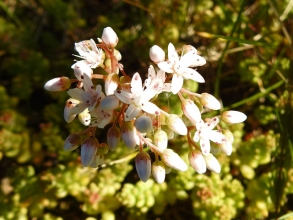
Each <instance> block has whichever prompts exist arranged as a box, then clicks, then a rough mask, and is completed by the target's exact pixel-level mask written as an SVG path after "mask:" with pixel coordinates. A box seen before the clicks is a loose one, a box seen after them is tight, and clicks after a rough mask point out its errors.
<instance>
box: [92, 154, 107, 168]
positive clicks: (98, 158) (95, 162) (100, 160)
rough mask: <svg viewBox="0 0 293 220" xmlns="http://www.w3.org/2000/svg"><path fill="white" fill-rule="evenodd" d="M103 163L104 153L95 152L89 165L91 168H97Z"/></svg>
mask: <svg viewBox="0 0 293 220" xmlns="http://www.w3.org/2000/svg"><path fill="white" fill-rule="evenodd" d="M102 164H104V155H103V154H97V155H95V156H94V159H93V161H92V163H91V164H90V167H92V168H98V166H100V165H102Z"/></svg>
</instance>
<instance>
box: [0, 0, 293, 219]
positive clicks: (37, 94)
mask: <svg viewBox="0 0 293 220" xmlns="http://www.w3.org/2000/svg"><path fill="white" fill-rule="evenodd" d="M292 8H293V1H292V0H283V1H278V2H277V1H276V0H255V1H248V0H240V1H236V0H227V1H221V0H214V1H212V0H196V1H195V0H187V1H180V0H154V1H150V0H124V1H119V0H109V1H98V0H85V1H78V0H54V1H53V0H2V1H0V42H1V43H0V179H1V190H0V219H1V220H9V219H20V220H26V219H33V220H36V219H44V220H51V219H52V220H53V219H56V220H61V219H64V220H67V219H72V220H75V219H76V220H77V219H87V220H94V219H104V220H111V219H163V220H165V219H166V220H168V219H172V220H174V219H175V220H176V219H178V220H179V219H209V220H211V219H223V220H227V219H249V220H250V219H274V218H277V217H280V216H282V215H285V214H286V213H290V212H291V211H293V206H292V204H293V166H292V158H293V146H292V141H293V113H292V106H293V98H292V95H293V94H292V78H293V67H292V54H293V53H292V52H293V45H292V36H293V10H292ZM107 26H110V27H112V28H113V29H114V30H115V31H116V33H117V35H118V37H119V40H120V41H119V44H118V46H117V49H119V50H120V52H121V54H122V61H121V62H122V63H123V64H124V67H125V70H126V72H127V73H128V74H129V75H132V74H133V73H134V72H136V71H138V72H139V73H140V74H141V75H142V76H145V75H146V73H147V68H148V66H149V65H150V64H151V62H150V60H149V56H148V52H149V48H150V47H151V46H152V45H154V44H157V45H159V46H161V47H162V48H165V49H166V48H167V45H168V43H169V42H172V43H173V44H174V45H175V46H176V47H178V48H179V47H181V46H182V45H184V44H191V45H193V46H194V47H196V48H197V49H198V51H199V53H200V54H201V55H202V56H204V57H205V58H206V59H207V61H208V62H207V64H206V65H205V66H203V67H201V68H200V70H199V72H200V73H201V74H202V75H203V76H204V78H205V79H206V83H205V84H201V85H200V86H199V87H198V91H199V92H208V93H211V94H214V95H215V96H216V97H218V98H219V99H220V100H221V101H222V103H223V106H224V107H225V108H227V109H234V110H239V111H242V112H244V113H245V114H246V115H248V119H247V121H246V122H245V123H243V124H240V125H237V126H231V127H230V129H232V130H233V134H234V136H235V142H234V149H233V153H232V155H231V156H230V157H227V156H223V155H221V154H220V155H218V159H219V160H220V163H221V164H222V166H223V167H222V172H221V174H214V173H209V172H208V173H206V174H204V175H199V174H196V173H195V171H194V170H192V168H189V169H188V171H186V172H175V171H172V172H171V174H169V175H168V176H167V180H166V182H165V183H163V184H161V185H158V184H156V183H155V182H154V181H153V180H152V179H150V180H148V182H147V183H143V182H141V181H140V180H139V178H138V176H137V174H136V172H135V170H134V169H133V167H134V162H133V160H132V158H133V156H134V155H132V152H130V151H129V150H128V149H127V148H126V147H125V146H120V147H119V148H118V150H117V151H115V152H114V153H113V152H112V153H109V154H108V155H107V158H106V164H105V165H104V166H103V167H101V168H100V169H99V170H94V169H89V168H83V167H82V166H81V163H80V161H79V152H78V150H76V151H74V152H65V151H64V150H63V143H64V140H65V138H66V137H67V135H68V134H69V133H70V132H74V131H79V130H81V129H82V125H80V124H79V122H77V121H75V122H73V123H71V124H67V123H66V122H65V121H64V119H63V108H64V104H65V101H66V99H67V94H66V92H64V93H49V92H46V91H45V90H44V89H43V85H44V83H45V82H46V81H48V80H49V79H51V78H54V77H58V76H70V77H71V78H73V77H74V75H73V70H72V69H70V66H71V65H72V64H73V60H74V59H75V58H74V57H73V56H72V54H76V52H75V51H74V42H79V41H81V40H86V39H91V38H93V39H96V38H97V37H101V34H102V30H103V28H105V27H107ZM161 98H162V102H164V103H165V105H166V107H170V105H171V106H172V109H173V107H174V108H175V109H176V105H178V103H176V102H175V101H173V100H172V96H170V97H161ZM177 107H179V106H177ZM99 138H100V139H103V138H104V137H103V131H102V130H101V131H100V137H99ZM170 147H171V148H173V149H174V150H175V151H176V152H180V154H181V155H182V157H183V158H187V156H186V154H187V151H188V149H187V146H185V145H182V140H180V139H174V140H172V142H171V144H170ZM119 159H121V160H119ZM111 161H112V162H113V161H114V163H112V164H111V165H110V164H109V163H110V162H111ZM285 218H287V217H284V219H285Z"/></svg>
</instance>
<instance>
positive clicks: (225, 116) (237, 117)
mask: <svg viewBox="0 0 293 220" xmlns="http://www.w3.org/2000/svg"><path fill="white" fill-rule="evenodd" d="M246 118H247V116H246V115H245V114H244V113H242V112H238V111H232V110H231V111H225V112H223V113H222V115H221V120H222V121H223V122H225V123H227V124H236V123H240V122H244V121H245V120H246Z"/></svg>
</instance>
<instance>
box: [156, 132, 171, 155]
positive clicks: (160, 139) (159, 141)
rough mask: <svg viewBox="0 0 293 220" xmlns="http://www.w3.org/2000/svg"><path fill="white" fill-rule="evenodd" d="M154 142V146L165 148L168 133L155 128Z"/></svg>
mask: <svg viewBox="0 0 293 220" xmlns="http://www.w3.org/2000/svg"><path fill="white" fill-rule="evenodd" d="M154 143H155V145H156V147H158V148H159V149H161V150H165V149H167V146H168V135H167V133H166V132H165V131H163V130H157V131H156V133H155V135H154Z"/></svg>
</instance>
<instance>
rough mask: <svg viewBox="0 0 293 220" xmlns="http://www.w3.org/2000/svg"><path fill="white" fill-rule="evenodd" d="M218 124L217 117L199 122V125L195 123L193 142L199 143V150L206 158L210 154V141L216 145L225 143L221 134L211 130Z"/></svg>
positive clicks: (224, 138)
mask: <svg viewBox="0 0 293 220" xmlns="http://www.w3.org/2000/svg"><path fill="white" fill-rule="evenodd" d="M218 123H219V118H218V117H214V118H211V119H208V120H207V121H206V122H204V121H203V120H201V121H200V122H199V123H196V129H197V131H196V132H195V134H194V137H193V140H194V141H195V142H198V141H199V144H200V148H201V151H202V154H203V155H204V156H207V155H209V153H210V150H211V144H210V141H212V142H215V143H216V144H221V143H224V142H226V141H227V140H226V137H225V136H224V135H223V134H222V133H220V132H219V131H218V130H213V129H214V128H215V127H216V126H217V124H218Z"/></svg>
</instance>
